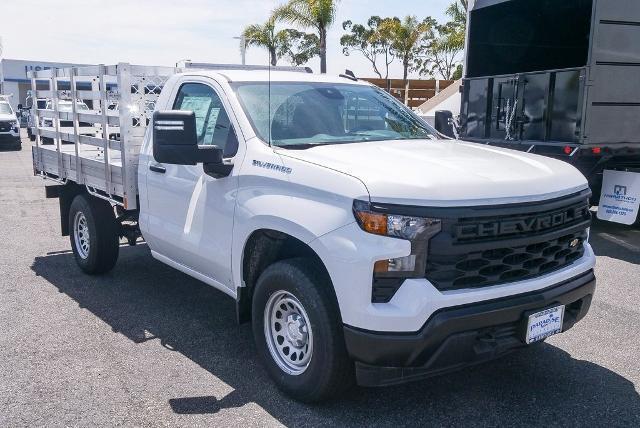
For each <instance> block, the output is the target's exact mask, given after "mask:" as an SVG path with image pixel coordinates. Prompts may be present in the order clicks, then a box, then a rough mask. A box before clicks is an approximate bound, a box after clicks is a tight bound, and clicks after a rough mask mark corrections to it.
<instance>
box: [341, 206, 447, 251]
mask: <svg viewBox="0 0 640 428" xmlns="http://www.w3.org/2000/svg"><path fill="white" fill-rule="evenodd" d="M353 214H354V216H355V217H356V220H357V221H358V224H359V225H360V227H361V228H362V230H364V231H365V232H369V233H373V234H375V235H386V236H391V237H393V238H400V239H406V240H408V241H414V240H428V239H429V238H431V237H433V235H435V234H436V233H438V232H440V231H441V230H442V221H441V220H440V219H438V218H425V217H412V216H405V215H396V214H386V213H380V212H374V211H372V209H371V204H369V203H368V202H364V201H355V202H354V203H353Z"/></svg>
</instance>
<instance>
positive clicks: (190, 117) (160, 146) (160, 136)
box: [153, 110, 223, 165]
mask: <svg viewBox="0 0 640 428" xmlns="http://www.w3.org/2000/svg"><path fill="white" fill-rule="evenodd" d="M153 157H154V158H155V160H156V161H157V162H160V163H166V164H170V165H197V164H199V163H204V164H219V165H222V163H223V162H222V159H223V150H222V149H220V148H219V147H216V146H198V136H197V133H196V115H195V113H194V112H192V111H182V110H167V111H156V112H155V113H154V114H153Z"/></svg>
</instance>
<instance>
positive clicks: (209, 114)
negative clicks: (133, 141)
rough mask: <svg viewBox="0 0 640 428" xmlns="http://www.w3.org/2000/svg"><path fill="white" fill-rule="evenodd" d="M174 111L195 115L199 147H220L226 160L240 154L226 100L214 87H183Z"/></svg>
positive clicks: (192, 85)
mask: <svg viewBox="0 0 640 428" xmlns="http://www.w3.org/2000/svg"><path fill="white" fill-rule="evenodd" d="M173 108H174V110H184V111H193V112H194V113H195V116H196V133H197V135H198V144H199V145H203V146H218V147H220V148H221V149H223V150H224V157H226V158H229V157H233V156H235V155H236V153H237V152H238V139H237V137H236V133H235V131H234V129H233V125H231V121H230V120H229V116H228V115H227V112H226V111H225V109H224V106H223V104H222V100H221V99H220V97H219V96H218V94H216V93H215V91H214V90H213V89H212V88H211V87H210V86H207V85H204V84H202V83H186V84H184V85H182V87H181V88H180V91H179V92H178V96H177V97H176V101H175V104H174V106H173Z"/></svg>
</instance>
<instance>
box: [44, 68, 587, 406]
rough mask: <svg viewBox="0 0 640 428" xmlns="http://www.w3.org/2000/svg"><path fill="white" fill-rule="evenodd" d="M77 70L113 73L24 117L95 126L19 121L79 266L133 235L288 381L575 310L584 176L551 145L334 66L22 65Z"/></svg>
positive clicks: (316, 389) (479, 350)
mask: <svg viewBox="0 0 640 428" xmlns="http://www.w3.org/2000/svg"><path fill="white" fill-rule="evenodd" d="M83 76H88V77H87V78H96V76H99V78H100V79H101V81H107V80H108V79H109V78H110V79H111V80H113V81H115V80H117V82H118V87H119V88H118V91H117V93H116V94H114V93H111V94H110V95H109V96H107V94H105V93H104V92H101V93H93V94H90V93H84V94H79V93H78V94H72V95H71V99H73V100H75V99H77V98H80V99H82V98H87V97H91V98H92V99H94V100H100V102H97V101H96V102H95V104H96V105H97V106H98V107H94V109H96V110H95V111H92V112H83V111H79V110H76V109H75V108H74V112H75V113H73V114H74V116H73V117H71V116H69V113H62V112H36V114H42V115H49V116H54V117H55V116H58V117H61V118H67V119H68V118H71V119H70V120H76V121H81V120H88V119H90V117H89V116H90V115H93V119H92V120H91V122H101V123H102V125H101V129H102V130H103V132H104V136H103V138H99V137H87V136H81V135H75V134H73V135H70V134H64V133H58V134H52V133H51V131H49V130H40V129H36V137H37V138H36V146H35V147H34V151H33V158H34V170H35V172H36V174H37V175H41V176H43V177H45V178H47V179H50V180H55V181H57V182H58V184H57V185H55V186H47V188H46V189H47V195H48V196H49V197H57V198H59V199H60V212H61V217H62V218H61V225H62V232H63V234H64V235H69V236H70V242H71V247H72V248H73V253H74V255H75V259H76V261H77V263H78V265H79V266H80V268H81V269H82V270H84V271H85V272H86V273H88V274H100V273H104V272H106V271H109V270H110V269H112V268H113V267H114V265H115V263H116V259H117V257H118V250H119V247H120V243H121V238H126V239H127V240H128V241H129V243H130V244H134V243H136V240H137V238H138V237H139V236H140V234H141V235H142V237H144V240H145V241H146V244H147V245H148V246H149V248H150V250H151V254H152V255H153V257H154V258H156V259H157V260H160V261H161V262H163V263H166V264H168V265H170V266H172V267H174V268H176V269H178V270H180V271H182V272H185V273H186V274H188V275H190V276H192V277H195V278H197V279H199V280H201V281H203V282H205V283H207V284H210V285H211V286H213V287H215V288H217V289H218V290H221V291H222V292H223V293H225V294H227V295H229V296H230V297H231V298H233V299H235V301H236V305H237V314H238V320H239V321H240V322H249V321H250V322H251V323H252V325H253V333H254V337H255V342H256V347H257V351H258V353H259V355H260V358H261V360H262V361H263V363H264V366H265V368H266V370H267V371H268V372H269V374H270V375H271V376H272V378H273V380H274V381H275V382H276V383H277V384H278V386H279V387H280V388H282V389H283V390H284V391H286V392H287V393H289V394H291V395H292V396H293V397H295V398H296V399H299V400H302V401H307V402H311V401H319V400H323V399H327V398H330V397H334V396H335V395H336V394H337V393H339V392H341V391H344V390H345V389H346V388H348V387H349V386H350V385H351V384H353V383H354V381H356V380H357V382H358V383H359V384H360V385H365V386H381V385H390V384H395V383H402V382H406V381H412V380H417V379H421V378H425V377H428V376H433V375H436V374H441V373H445V372H447V371H450V370H454V369H458V368H461V367H464V366H467V365H470V364H475V363H478V362H482V361H486V360H490V359H493V358H496V357H498V356H501V355H503V354H505V353H507V352H509V351H512V350H515V349H518V348H525V347H527V346H529V345H531V344H533V343H535V342H540V341H542V340H544V339H546V338H547V337H548V336H550V335H553V334H556V333H560V332H563V331H566V330H568V329H569V328H571V327H572V326H573V325H574V324H575V323H576V322H578V321H579V320H581V319H582V318H583V317H584V316H585V314H586V313H587V311H588V310H589V306H590V303H591V298H592V296H593V294H594V291H595V277H594V273H593V268H594V264H595V257H594V253H593V251H592V249H591V247H590V245H589V244H588V236H589V226H590V221H591V213H590V211H589V203H588V198H589V195H590V191H589V188H588V186H587V182H586V180H585V178H584V177H583V176H582V175H581V174H580V173H579V172H578V171H577V170H576V169H574V168H573V167H572V166H570V165H568V164H566V163H564V162H561V161H558V160H553V159H549V158H545V157H541V156H536V155H531V154H527V153H521V152H516V151H511V150H506V149H500V148H495V147H488V146H484V145H478V144H472V143H466V142H462V141H455V140H450V139H446V138H444V137H442V136H441V135H439V134H438V133H436V132H435V131H434V130H433V129H432V128H431V127H430V126H429V125H427V124H426V123H425V122H423V121H422V120H421V119H420V118H419V117H417V116H416V115H415V114H414V113H413V112H412V111H411V110H409V109H408V108H406V107H404V106H403V105H402V104H400V103H399V102H397V101H396V100H395V99H394V98H393V97H392V96H390V95H388V94H387V93H385V92H383V91H381V90H379V89H378V88H376V87H373V86H371V85H369V84H367V83H365V82H362V81H357V80H355V79H353V78H352V77H350V76H342V77H331V76H324V75H323V76H319V75H315V74H309V73H306V72H292V71H287V72H285V71H279V70H277V69H273V70H269V71H267V70H263V69H259V68H258V69H255V70H254V69H247V70H238V69H233V68H232V67H228V69H226V68H224V67H214V66H211V67H209V68H208V69H199V70H174V69H161V68H159V67H153V68H145V67H137V66H132V65H129V64H118V65H117V66H108V67H106V66H100V67H89V68H80V69H75V70H72V71H68V70H48V71H44V72H36V73H34V75H33V78H34V79H36V78H37V79H39V80H40V79H50V80H51V81H52V85H51V87H53V88H55V87H56V86H57V85H56V82H55V80H56V79H65V78H71V79H81V78H82V77H83ZM34 86H35V84H34ZM105 86H106V85H102V84H101V85H100V87H105ZM151 87H153V88H151ZM159 88H161V91H160V90H158V89H159ZM38 92H43V93H42V94H38V96H45V97H54V98H55V97H56V96H57V95H58V94H57V93H56V91H38ZM78 92H81V91H78ZM158 94H159V95H158ZM114 97H115V98H118V99H117V102H118V104H119V105H120V108H119V109H117V111H113V110H109V109H108V105H111V104H113V102H114V100H113V98H114ZM151 102H153V103H154V104H155V112H151V111H149V110H148V109H145V106H147V105H150V103H151ZM100 106H102V107H100ZM123 106H126V108H123ZM96 118H99V119H96ZM147 125H148V127H147ZM110 126H118V127H119V128H120V135H121V139H120V140H119V141H109V139H108V137H107V133H108V128H109V127H110ZM147 128H148V129H147ZM145 129H146V132H145ZM41 133H43V134H45V136H48V137H51V138H53V139H54V140H55V143H56V144H55V145H54V146H46V147H43V146H41V145H40V144H39V139H40V137H41ZM63 139H68V140H71V141H73V142H74V143H75V144H74V145H62V144H61V141H62V140H63ZM114 280H117V276H115V277H114ZM585 340H586V338H585Z"/></svg>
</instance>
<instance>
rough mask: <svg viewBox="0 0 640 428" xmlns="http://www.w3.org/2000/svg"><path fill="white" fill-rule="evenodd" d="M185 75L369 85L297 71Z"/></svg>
mask: <svg viewBox="0 0 640 428" xmlns="http://www.w3.org/2000/svg"><path fill="white" fill-rule="evenodd" d="M184 74H185V75H190V76H209V77H217V76H223V77H224V78H226V79H227V80H228V81H229V82H267V81H269V80H271V81H272V82H314V83H348V84H354V85H369V83H368V82H366V81H363V80H358V81H354V80H351V79H348V78H346V77H340V76H334V75H330V74H312V73H303V72H295V71H271V72H269V71H267V70H192V71H191V70H190V71H188V72H186V73H184Z"/></svg>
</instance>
